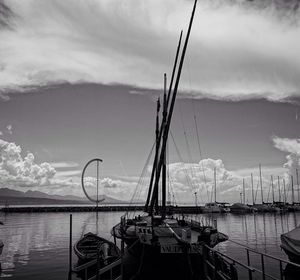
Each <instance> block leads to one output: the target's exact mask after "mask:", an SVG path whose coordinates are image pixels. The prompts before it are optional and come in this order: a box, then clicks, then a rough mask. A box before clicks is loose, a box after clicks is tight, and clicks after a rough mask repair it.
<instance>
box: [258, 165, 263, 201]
mask: <svg viewBox="0 0 300 280" xmlns="http://www.w3.org/2000/svg"><path fill="white" fill-rule="evenodd" d="M259 181H260V194H261V203H262V204H264V194H263V187H262V177H261V164H259Z"/></svg>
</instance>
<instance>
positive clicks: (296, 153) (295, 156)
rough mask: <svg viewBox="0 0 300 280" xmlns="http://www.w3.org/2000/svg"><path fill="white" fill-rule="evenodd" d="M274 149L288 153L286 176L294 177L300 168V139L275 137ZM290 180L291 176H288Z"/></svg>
mask: <svg viewBox="0 0 300 280" xmlns="http://www.w3.org/2000/svg"><path fill="white" fill-rule="evenodd" d="M272 140H273V143H274V147H275V148H277V149H278V150H280V151H282V152H285V153H288V155H287V156H286V160H287V161H286V162H285V163H284V165H283V166H284V168H286V171H287V174H286V175H294V176H295V172H296V169H299V167H300V139H290V138H280V137H277V136H274V137H273V138H272ZM286 177H287V179H288V180H289V178H290V177H289V176H286Z"/></svg>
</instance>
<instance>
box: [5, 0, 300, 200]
mask: <svg viewBox="0 0 300 280" xmlns="http://www.w3.org/2000/svg"><path fill="white" fill-rule="evenodd" d="M192 5H193V1H188V0H176V1H171V0H167V1H163V2H161V1H150V0H143V1H138V2H137V1H133V0H132V1H130V0H129V1H121V0H110V1H104V0H98V1H96V0H87V1H71V0H66V1H55V0H51V1H47V2H45V1H36V0H24V1H14V0H9V1H3V0H2V1H0V42H1V43H0V187H1V188H4V187H9V188H12V189H16V190H22V191H26V190H39V191H43V192H46V193H49V194H61V195H67V194H74V195H78V196H83V192H82V189H81V186H80V176H81V172H82V169H83V167H84V165H85V163H86V162H87V161H89V160H90V159H92V158H96V157H99V158H101V159H103V164H101V168H100V177H101V188H102V190H101V192H103V193H105V194H107V195H109V196H113V197H115V198H118V199H123V200H130V198H131V197H132V195H133V194H134V195H135V196H134V197H135V199H138V200H143V199H144V198H145V195H146V193H147V184H148V181H149V172H150V168H151V161H152V158H150V160H149V161H147V158H148V155H149V153H150V150H151V147H152V145H153V143H154V137H155V135H154V129H155V111H156V108H155V107H156V99H157V97H158V96H161V95H162V92H163V74H164V73H167V77H168V78H169V77H170V75H171V74H170V73H171V70H172V66H173V61H174V56H175V51H176V46H177V43H178V38H179V34H180V30H183V31H184V36H185V34H186V29H187V25H188V21H189V17H190V14H191V10H192ZM170 7H171V8H170ZM299 13H300V12H299V8H298V1H280V0H276V1H275V0H274V1H271V0H270V1H268V0H254V1H243V0H231V1H218V0H214V1H208V0H207V1H206V0H199V1H198V4H197V9H196V13H195V20H194V24H193V28H192V32H191V37H190V42H189V45H188V49H187V54H186V59H185V63H184V66H183V72H182V76H181V81H180V85H179V93H178V98H177V101H176V106H175V112H174V116H173V119H172V126H171V132H172V136H173V137H170V140H169V149H168V159H169V166H168V168H169V178H170V183H169V187H168V189H169V193H170V197H173V198H175V199H176V200H179V198H181V199H182V201H183V202H193V201H194V200H195V196H194V193H195V192H197V196H198V201H199V202H201V203H204V202H207V201H209V200H210V198H211V188H212V186H213V184H214V182H213V170H214V168H216V170H217V186H218V188H217V194H218V198H219V199H218V200H226V201H229V202H235V201H239V199H240V192H241V190H242V180H243V178H244V179H245V182H246V183H245V185H246V186H245V188H246V200H247V201H248V202H249V203H251V202H252V196H251V182H250V175H251V173H253V175H254V187H255V189H256V187H257V182H258V175H259V173H258V165H259V164H261V165H262V175H263V188H264V197H265V200H266V197H269V200H270V199H271V194H270V191H269V189H270V176H271V175H273V176H274V185H275V189H276V188H277V189H278V186H277V184H278V183H277V177H278V176H280V186H281V191H282V188H283V179H284V180H285V183H286V188H287V190H288V197H289V199H291V188H290V183H291V179H290V175H293V176H294V178H295V179H294V182H295V184H296V183H297V181H296V176H295V172H296V169H297V168H298V167H299V156H300V139H299V138H300V137H299V122H300V120H299V117H300V116H299V114H300V108H299V107H300V103H299V101H300V79H299V74H300V59H299V55H298V50H299V49H300V25H299V15H300V14H299ZM195 120H196V122H195ZM197 129H198V136H199V141H198V137H197ZM173 138H174V141H173ZM174 142H175V144H174ZM199 144H200V147H201V153H200V152H199ZM176 147H177V148H178V150H179V153H178V152H177V148H176ZM145 166H146V167H145ZM144 167H145V168H144ZM143 170H144V172H143ZM90 173H91V174H92V170H90ZM142 173H143V176H142V177H141V178H140V175H141V174H142ZM295 189H296V195H295V197H296V200H297V199H298V197H297V186H295ZM94 191H95V188H94V187H93V186H89V192H91V193H93V192H94ZM173 194H174V196H173ZM276 195H277V196H278V194H277V191H276ZM260 199H261V198H260V196H259V195H258V194H257V202H259V201H260Z"/></svg>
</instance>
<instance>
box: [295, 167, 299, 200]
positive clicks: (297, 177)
mask: <svg viewBox="0 0 300 280" xmlns="http://www.w3.org/2000/svg"><path fill="white" fill-rule="evenodd" d="M296 179H297V193H298V203H300V190H299V176H298V169H296Z"/></svg>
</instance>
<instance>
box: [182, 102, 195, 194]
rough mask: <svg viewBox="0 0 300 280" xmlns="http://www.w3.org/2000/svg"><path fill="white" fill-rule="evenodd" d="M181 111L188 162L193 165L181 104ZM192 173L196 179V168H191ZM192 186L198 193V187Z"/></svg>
mask: <svg viewBox="0 0 300 280" xmlns="http://www.w3.org/2000/svg"><path fill="white" fill-rule="evenodd" d="M179 110H180V119H181V124H182V128H183V134H184V139H185V143H186V149H187V155H188V161H189V162H190V163H193V162H194V161H193V158H192V155H191V149H190V144H189V141H188V138H187V133H186V129H185V126H184V121H183V114H182V110H181V105H180V103H179ZM182 162H183V160H182ZM190 171H191V177H192V178H196V176H195V173H194V167H193V165H192V166H191V168H190ZM191 186H192V188H193V191H194V192H196V191H197V187H196V186H195V185H194V184H192V185H191Z"/></svg>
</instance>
